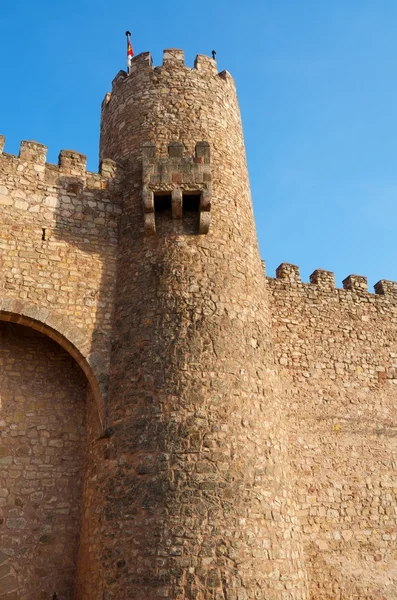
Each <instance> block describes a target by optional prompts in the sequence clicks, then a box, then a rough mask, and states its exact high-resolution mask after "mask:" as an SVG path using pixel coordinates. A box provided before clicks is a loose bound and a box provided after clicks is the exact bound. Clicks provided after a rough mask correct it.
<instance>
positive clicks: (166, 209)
mask: <svg viewBox="0 0 397 600" xmlns="http://www.w3.org/2000/svg"><path fill="white" fill-rule="evenodd" d="M154 218H155V221H156V231H157V233H158V234H160V235H161V234H167V233H170V232H171V231H172V201H171V194H154Z"/></svg>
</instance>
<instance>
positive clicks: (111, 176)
mask: <svg viewBox="0 0 397 600" xmlns="http://www.w3.org/2000/svg"><path fill="white" fill-rule="evenodd" d="M4 145H5V137H4V136H3V135H0V169H2V170H3V171H6V170H7V169H10V172H15V171H16V172H18V173H22V172H23V171H25V170H29V169H30V170H33V171H34V172H35V173H36V174H37V178H38V179H47V178H48V177H49V178H51V179H53V178H54V177H62V176H64V177H65V176H67V177H78V178H81V179H82V180H84V183H85V186H86V187H87V188H88V189H101V188H102V189H103V188H106V187H108V186H109V185H113V187H117V185H118V183H119V177H120V172H119V167H118V165H117V164H116V163H115V161H113V160H111V159H104V160H102V161H101V163H100V165H99V172H98V173H94V172H92V171H88V170H87V157H86V156H85V155H84V154H82V153H80V152H77V151H76V150H61V151H60V153H59V156H58V164H57V165H56V164H53V163H47V162H46V158H47V150H48V147H47V146H45V145H44V144H40V143H39V142H34V141H28V140H23V141H21V144H20V148H19V154H18V155H15V154H9V153H6V152H4ZM111 181H112V183H111Z"/></svg>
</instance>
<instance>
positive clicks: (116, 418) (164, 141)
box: [0, 49, 397, 600]
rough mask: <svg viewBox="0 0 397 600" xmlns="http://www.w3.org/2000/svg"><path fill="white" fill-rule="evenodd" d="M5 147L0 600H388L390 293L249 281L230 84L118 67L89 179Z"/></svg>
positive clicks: (393, 542)
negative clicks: (163, 202) (97, 158)
mask: <svg viewBox="0 0 397 600" xmlns="http://www.w3.org/2000/svg"><path fill="white" fill-rule="evenodd" d="M3 145H4V139H3V138H0V209H1V216H0V224H1V235H0V434H1V438H0V475H1V478H2V486H1V489H0V536H1V547H0V598H1V600H3V599H4V600H32V590H34V598H35V600H36V599H37V600H47V599H48V598H51V597H52V594H53V593H54V592H56V593H57V594H58V598H59V599H60V600H72V598H73V599H74V598H78V599H79V600H85V599H87V600H88V599H90V600H92V598H96V597H98V598H106V600H115V599H116V598H117V599H120V600H122V599H123V598H125V599H127V598H130V597H135V598H137V600H143V598H145V600H146V599H148V598H157V597H164V598H167V597H168V598H172V599H175V600H176V599H177V598H178V599H181V600H182V598H183V599H188V598H189V599H193V598H194V599H196V600H207V599H208V600H209V599H211V600H246V599H250V600H251V599H254V598H255V599H257V600H260V599H265V598H266V600H270V599H271V600H287V599H288V600H306V598H309V597H310V598H311V600H394V599H395V597H396V596H397V571H396V567H395V560H396V558H397V527H396V517H397V502H396V494H397V481H396V469H397V460H396V444H395V434H396V427H397V424H396V419H395V400H396V397H397V387H396V384H397V284H396V283H394V282H389V281H386V280H382V281H380V282H379V283H378V284H376V286H375V292H376V293H375V294H370V293H369V292H368V291H367V284H366V280H365V278H364V277H359V276H355V275H351V276H349V277H348V278H347V279H346V280H345V281H344V282H343V289H338V288H336V287H335V282H334V277H333V274H332V273H330V272H328V271H322V270H317V271H315V272H314V273H313V274H312V276H311V278H310V283H302V282H301V280H300V275H299V269H298V268H297V267H296V266H294V265H289V264H285V263H284V264H282V265H280V267H279V268H278V270H277V274H276V278H271V277H267V278H266V277H265V276H264V275H263V271H262V269H261V264H260V260H259V255H258V249H257V244H256V239H255V229H254V223H253V218H252V209H251V204H250V192H249V184H248V177H247V171H246V164H245V152H244V143H243V137H242V130H241V122H240V116H239V109H238V104H237V100H236V96H235V90H234V83H233V80H232V78H231V76H230V75H229V74H228V73H227V72H223V73H220V74H218V73H217V69H216V63H215V61H214V60H212V59H210V58H208V57H203V56H199V57H197V59H196V61H195V66H194V67H193V69H190V68H188V67H186V66H185V64H184V57H183V52H181V51H179V50H174V49H171V50H166V51H165V53H164V60H163V65H162V66H161V67H154V66H153V65H152V61H151V57H150V54H149V53H144V54H142V55H139V56H137V57H135V58H134V60H133V64H132V68H131V72H130V74H129V75H127V74H126V73H124V72H120V73H119V74H118V75H117V77H116V78H115V80H114V82H113V90H112V94H107V95H106V97H105V100H104V102H103V105H102V128H101V158H102V162H101V165H100V172H99V174H96V173H91V172H88V171H86V160H85V157H84V156H83V155H81V154H79V153H78V152H75V151H67V150H64V151H62V152H61V153H60V156H59V163H58V165H52V164H48V163H46V148H45V146H42V145H41V144H38V143H36V142H22V144H21V148H20V153H19V156H12V155H9V154H6V153H5V152H3ZM189 194H193V196H194V198H196V199H197V203H196V204H194V202H192V203H191V204H190V205H189V206H190V209H191V208H192V207H193V209H194V210H193V212H194V211H196V215H194V214H192V211H191V210H190V212H189V211H188V210H186V208H187V206H188V204H187V202H186V197H187V196H188V195H189ZM185 195H187V196H186V197H185ZM159 196H164V197H167V198H168V197H169V206H168V205H167V206H166V207H165V209H164V206H165V205H164V206H163V205H160V204H157V207H156V198H157V202H158V199H159ZM184 198H185V200H184ZM167 201H168V200H167ZM184 202H185V204H184ZM188 213H189V214H188ZM196 217H197V219H198V222H197V219H196ZM196 225H197V227H196ZM79 367H80V368H79ZM81 371H83V372H84V374H85V376H84V375H83V373H82V372H81ZM87 382H88V385H87ZM302 540H303V545H302ZM76 569H77V571H78V577H77V579H76ZM76 581H77V584H76ZM307 581H308V582H309V588H310V592H309V593H308V592H307Z"/></svg>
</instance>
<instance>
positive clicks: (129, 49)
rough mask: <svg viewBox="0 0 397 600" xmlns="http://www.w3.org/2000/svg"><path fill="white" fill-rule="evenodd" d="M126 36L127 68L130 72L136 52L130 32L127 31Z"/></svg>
mask: <svg viewBox="0 0 397 600" xmlns="http://www.w3.org/2000/svg"><path fill="white" fill-rule="evenodd" d="M125 35H126V36H127V67H128V71H129V70H130V67H131V60H132V57H133V56H134V50H133V48H132V44H131V39H130V37H131V32H130V31H126V32H125Z"/></svg>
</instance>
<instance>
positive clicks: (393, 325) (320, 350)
mask: <svg viewBox="0 0 397 600" xmlns="http://www.w3.org/2000/svg"><path fill="white" fill-rule="evenodd" d="M343 285H344V289H336V288H335V284H334V277H333V274H332V273H330V272H328V271H320V270H319V271H315V272H314V273H313V275H312V276H311V283H310V284H306V283H301V281H300V276H299V270H298V268H297V267H295V266H294V265H287V264H283V265H281V266H280V267H279V268H278V270H277V278H276V279H271V278H268V288H269V291H270V293H271V298H272V301H271V308H272V313H273V326H274V335H275V342H276V351H277V358H278V362H279V366H280V369H281V374H282V377H283V379H284V383H285V388H286V389H287V390H288V397H287V400H288V411H289V414H288V421H289V431H290V456H291V458H292V461H293V467H294V472H295V478H296V479H295V481H296V487H297V490H298V494H299V496H298V499H299V509H300V510H299V514H300V520H301V523H302V528H303V532H304V535H305V555H306V558H307V560H308V563H309V565H310V580H311V594H312V595H311V597H312V598H313V600H314V599H315V600H320V599H321V600H335V599H339V598H340V599H341V600H342V599H343V600H350V599H360V600H374V599H379V600H380V599H382V600H386V599H387V600H392V599H394V598H396V595H397V571H396V567H395V560H396V550H397V544H396V543H397V498H396V495H397V476H396V469H397V447H396V443H395V440H396V435H397V422H396V417H395V414H396V412H395V411H396V400H397V284H396V283H393V282H389V281H381V282H379V283H378V284H377V285H376V286H375V289H376V292H377V293H376V294H370V293H368V291H367V282H366V279H365V277H359V276H356V275H351V276H349V277H348V278H346V279H345V280H344V282H343Z"/></svg>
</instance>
